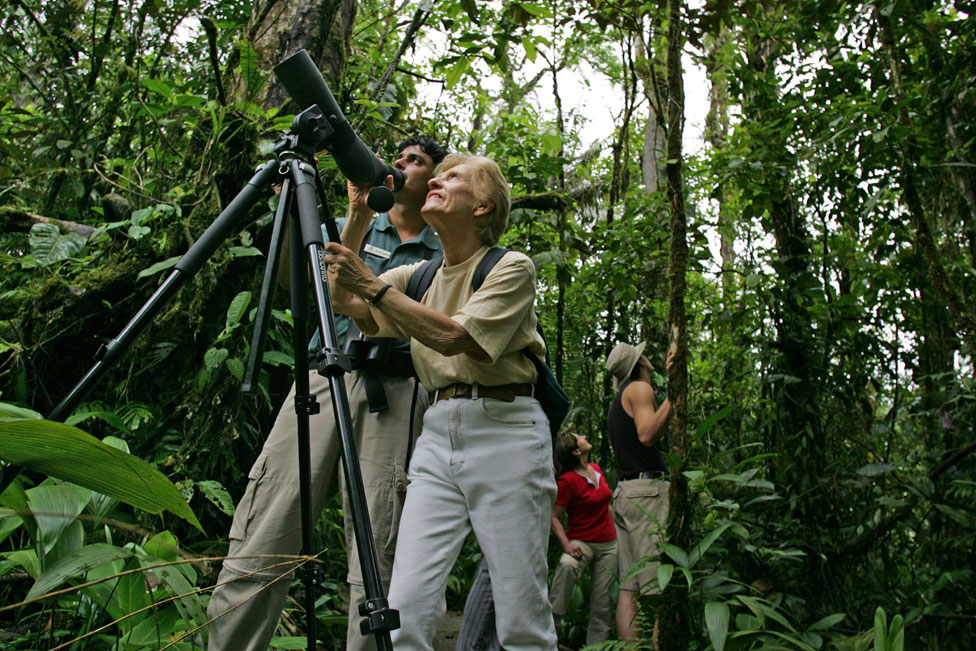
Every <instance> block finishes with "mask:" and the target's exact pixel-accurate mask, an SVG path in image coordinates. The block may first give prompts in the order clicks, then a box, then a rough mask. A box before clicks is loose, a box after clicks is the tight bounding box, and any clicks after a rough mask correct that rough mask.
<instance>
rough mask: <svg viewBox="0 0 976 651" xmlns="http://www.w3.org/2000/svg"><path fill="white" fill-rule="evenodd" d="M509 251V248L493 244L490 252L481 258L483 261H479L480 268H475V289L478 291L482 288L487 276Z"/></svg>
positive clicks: (472, 286)
mask: <svg viewBox="0 0 976 651" xmlns="http://www.w3.org/2000/svg"><path fill="white" fill-rule="evenodd" d="M506 253H508V249H503V248H502V247H500V246H493V247H491V248H490V249H488V253H486V254H485V257H483V258H481V262H479V263H478V268H477V269H475V270H474V278H472V279H471V289H472V290H473V291H478V290H479V289H481V285H482V284H484V282H485V278H487V277H488V274H489V273H491V270H492V269H494V268H495V265H496V264H498V261H499V260H501V259H502V256H504V255H505V254H506Z"/></svg>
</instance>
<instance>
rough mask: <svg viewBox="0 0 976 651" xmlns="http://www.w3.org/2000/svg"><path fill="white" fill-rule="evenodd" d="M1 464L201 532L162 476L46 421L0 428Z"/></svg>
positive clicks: (15, 422) (14, 422)
mask: <svg viewBox="0 0 976 651" xmlns="http://www.w3.org/2000/svg"><path fill="white" fill-rule="evenodd" d="M0 459H4V460H5V461H9V462H10V463H13V464H16V465H19V466H23V467H25V468H28V469H29V470H33V471H35V472H40V473H44V474H46V475H50V476H52V477H58V478H59V479H63V480H65V481H70V482H72V483H74V484H78V485H79V486H84V487H86V488H90V489H92V490H94V491H97V492H99V493H102V494H104V495H108V496H109V497H114V498H115V499H117V500H119V501H122V502H125V503H126V504H130V505H132V506H134V507H136V508H139V509H142V510H143V511H148V512H149V513H162V512H163V511H164V510H165V511H169V512H170V513H173V514H174V515H178V516H179V517H181V518H183V519H184V520H186V521H187V522H189V523H190V524H192V525H193V526H194V527H196V528H197V529H200V530H201V531H203V527H202V526H201V525H200V522H199V520H197V516H196V515H194V514H193V510H192V509H191V508H190V506H189V505H188V504H187V503H186V501H185V500H184V499H183V496H182V495H180V492H179V490H178V489H177V488H176V486H174V485H173V483H172V482H171V481H170V480H168V479H167V478H166V477H165V476H164V475H163V474H162V473H161V472H159V471H158V470H157V469H156V468H154V467H153V466H151V465H150V464H148V463H146V462H145V461H143V460H141V459H138V458H136V457H134V456H132V455H131V454H127V453H125V452H123V451H121V450H117V449H115V448H113V447H111V446H108V445H106V444H104V443H102V442H101V441H99V440H98V439H97V438H95V437H94V436H91V435H90V434H86V433H85V432H82V431H81V430H79V429H77V428H75V427H70V426H68V425H64V424H63V423H55V422H52V421H46V420H12V421H5V422H0Z"/></svg>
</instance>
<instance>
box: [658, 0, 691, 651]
mask: <svg viewBox="0 0 976 651" xmlns="http://www.w3.org/2000/svg"><path fill="white" fill-rule="evenodd" d="M683 4H684V3H683V2H681V0H669V2H668V31H667V34H668V36H667V43H668V45H667V47H668V56H667V84H668V102H667V113H666V117H667V163H666V165H665V171H666V174H667V184H668V185H667V196H668V206H669V208H670V226H671V251H670V261H669V267H668V279H669V280H670V292H669V297H668V304H669V309H668V325H669V326H670V330H671V350H672V351H674V356H675V359H674V366H672V368H671V371H670V373H669V374H668V375H669V377H668V399H669V400H670V401H671V433H670V435H671V452H672V454H674V455H676V456H678V457H680V458H681V459H685V458H687V456H688V437H687V429H688V365H687V357H688V339H687V331H686V326H687V317H686V314H685V294H686V291H687V281H686V273H687V269H688V219H687V214H686V213H685V194H684V173H683V169H682V165H683V163H682V156H683V154H682V151H681V139H682V136H683V135H684V109H685V107H684V104H685V94H684V85H683V81H682V72H681V51H682V47H683V44H684V25H683V23H682V21H681V14H682V13H683V11H684V6H683ZM681 471H682V468H680V467H679V468H672V469H671V492H670V494H669V495H668V499H669V502H670V508H671V513H670V516H669V517H668V525H667V537H668V541H669V542H671V543H672V544H674V545H677V546H678V547H681V548H682V549H688V548H689V547H690V542H691V506H690V503H689V496H688V483H687V481H686V480H685V478H684V475H683V474H682V472H681ZM663 603H664V607H663V608H662V609H661V612H660V619H659V621H660V627H661V631H660V635H661V648H662V649H666V650H674V651H678V650H679V649H680V650H683V649H687V648H689V646H690V643H691V633H690V621H691V618H690V617H689V612H690V611H689V603H688V592H687V590H686V589H685V588H684V587H681V586H679V585H677V584H675V583H672V584H671V585H669V586H668V589H667V590H666V591H665V594H664V600H663Z"/></svg>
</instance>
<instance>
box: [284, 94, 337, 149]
mask: <svg viewBox="0 0 976 651" xmlns="http://www.w3.org/2000/svg"><path fill="white" fill-rule="evenodd" d="M334 135H335V129H333V128H332V125H331V124H329V121H328V120H327V119H326V118H325V114H324V113H322V109H320V108H319V107H318V105H317V104H312V105H311V106H309V107H308V108H307V109H305V110H304V111H302V112H301V113H299V114H298V115H296V116H295V119H293V120H292V121H291V131H288V132H286V133H283V134H281V137H280V138H278V142H276V143H275V146H274V151H275V154H277V155H278V157H279V158H293V157H298V158H301V159H302V160H312V159H314V157H315V152H317V151H319V150H320V149H322V147H323V145H324V144H325V143H326V142H328V141H329V139H330V138H332V137H333V136H334Z"/></svg>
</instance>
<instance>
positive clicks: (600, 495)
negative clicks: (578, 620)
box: [549, 428, 617, 645]
mask: <svg viewBox="0 0 976 651" xmlns="http://www.w3.org/2000/svg"><path fill="white" fill-rule="evenodd" d="M591 449H592V446H591V445H590V443H589V442H588V441H587V440H586V437H585V436H580V435H579V434H577V433H576V431H575V430H574V429H572V428H570V429H568V430H566V431H565V432H564V433H562V434H561V435H560V436H559V438H558V439H556V448H555V452H554V456H555V460H556V473H557V475H558V478H557V479H556V490H557V494H556V503H555V504H554V505H553V507H552V524H551V528H552V533H553V535H554V536H555V537H556V539H557V540H558V541H559V544H560V545H562V548H563V554H562V556H561V557H560V558H559V565H557V566H556V572H555V574H554V575H553V578H552V587H551V588H550V590H549V600H550V601H551V602H552V613H553V616H554V618H555V620H556V626H557V627H558V626H559V624H560V623H561V620H562V618H563V616H565V614H566V610H567V608H568V605H569V600H570V597H571V596H572V594H573V586H575V585H576V581H577V579H579V576H580V574H581V573H582V572H583V569H584V568H585V567H588V566H590V565H592V570H591V577H590V585H591V589H590V618H589V624H588V625H587V628H586V644H587V645H589V644H597V643H599V642H603V641H605V640H606V639H607V638H608V637H609V636H610V622H611V621H612V612H613V595H612V594H611V593H610V586H611V585H612V583H613V581H614V579H615V578H616V575H617V530H616V529H615V528H614V525H613V516H612V515H611V513H610V487H609V486H608V485H607V480H606V478H605V477H604V476H603V471H602V470H601V469H600V467H599V466H598V465H596V464H595V463H590V462H589V458H590V450H591ZM564 515H565V516H567V517H568V521H569V527H568V529H564V528H563V523H562V518H563V516H564Z"/></svg>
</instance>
